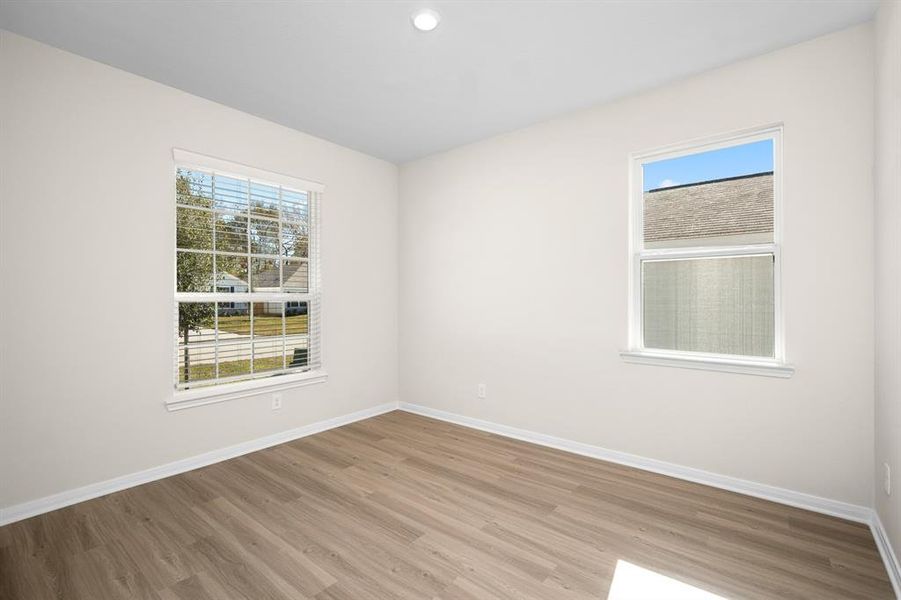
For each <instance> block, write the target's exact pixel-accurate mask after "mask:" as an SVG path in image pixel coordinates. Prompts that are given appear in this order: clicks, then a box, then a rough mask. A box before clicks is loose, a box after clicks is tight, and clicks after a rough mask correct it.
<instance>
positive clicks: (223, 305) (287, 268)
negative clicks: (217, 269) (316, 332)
mask: <svg viewBox="0 0 901 600" xmlns="http://www.w3.org/2000/svg"><path fill="white" fill-rule="evenodd" d="M282 271H283V273H282V276H283V277H284V287H283V288H282V286H280V281H279V280H280V274H279V270H278V269H277V268H275V267H273V266H270V267H267V268H264V269H262V270H261V271H260V272H259V273H254V274H252V277H253V283H254V285H253V291H254V292H263V293H278V292H279V291H282V289H284V290H285V291H296V292H306V291H308V289H309V266H308V263H307V261H306V259H294V260H290V259H289V260H286V261H285V262H284V264H283V265H282ZM249 288H250V286H249V285H248V284H247V282H246V281H244V280H243V279H240V278H238V277H235V276H234V275H232V274H230V273H226V272H221V273H219V282H218V283H217V285H216V291H217V292H239V293H240V292H247V291H248V290H249ZM247 308H248V305H247V303H246V302H220V303H219V314H220V315H226V316H227V315H229V314H231V312H232V311H241V310H247ZM281 310H282V309H281V304H280V303H277V302H257V303H256V304H254V314H255V315H280V314H281ZM285 313H286V314H288V315H297V314H301V315H302V314H306V313H307V306H306V303H305V302H287V303H286V304H285Z"/></svg>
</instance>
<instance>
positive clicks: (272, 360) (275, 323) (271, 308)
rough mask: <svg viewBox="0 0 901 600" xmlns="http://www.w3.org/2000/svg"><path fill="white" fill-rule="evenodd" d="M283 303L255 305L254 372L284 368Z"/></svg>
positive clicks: (257, 303)
mask: <svg viewBox="0 0 901 600" xmlns="http://www.w3.org/2000/svg"><path fill="white" fill-rule="evenodd" d="M283 310H284V303H283V302H254V303H253V370H254V372H255V373H258V372H260V371H272V370H274V369H282V368H284V360H283V356H284V343H285V342H284V337H283V335H282V334H283V331H284V330H283V327H284V322H283V316H282V311H283Z"/></svg>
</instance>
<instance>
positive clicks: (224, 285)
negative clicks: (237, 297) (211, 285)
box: [216, 254, 250, 294]
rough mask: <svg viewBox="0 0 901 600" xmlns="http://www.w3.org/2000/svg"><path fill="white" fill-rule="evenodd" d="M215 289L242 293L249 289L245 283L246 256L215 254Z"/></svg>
mask: <svg viewBox="0 0 901 600" xmlns="http://www.w3.org/2000/svg"><path fill="white" fill-rule="evenodd" d="M216 291H217V292H228V293H232V294H243V293H245V292H248V291H250V286H249V285H248V284H247V258H246V257H244V256H230V255H227V254H217V255H216Z"/></svg>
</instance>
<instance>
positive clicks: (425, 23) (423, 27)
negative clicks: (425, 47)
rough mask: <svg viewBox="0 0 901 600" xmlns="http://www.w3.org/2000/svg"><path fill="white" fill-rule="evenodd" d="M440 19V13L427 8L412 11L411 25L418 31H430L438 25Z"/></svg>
mask: <svg viewBox="0 0 901 600" xmlns="http://www.w3.org/2000/svg"><path fill="white" fill-rule="evenodd" d="M440 21H441V15H439V14H438V13H437V12H435V11H434V10H431V9H428V8H424V9H422V10H417V11H416V12H415V13H413V27H415V28H416V29H418V30H419V31H431V30H433V29H435V28H436V27H438V23H439V22H440Z"/></svg>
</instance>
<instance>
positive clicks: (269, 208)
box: [250, 181, 278, 219]
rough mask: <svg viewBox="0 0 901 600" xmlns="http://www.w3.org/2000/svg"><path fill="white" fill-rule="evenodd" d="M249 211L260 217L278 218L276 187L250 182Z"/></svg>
mask: <svg viewBox="0 0 901 600" xmlns="http://www.w3.org/2000/svg"><path fill="white" fill-rule="evenodd" d="M250 213H251V214H252V215H258V216H262V217H272V218H274V219H277V218H278V188H277V187H274V186H271V185H265V184H263V183H257V182H255V181H252V182H250Z"/></svg>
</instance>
